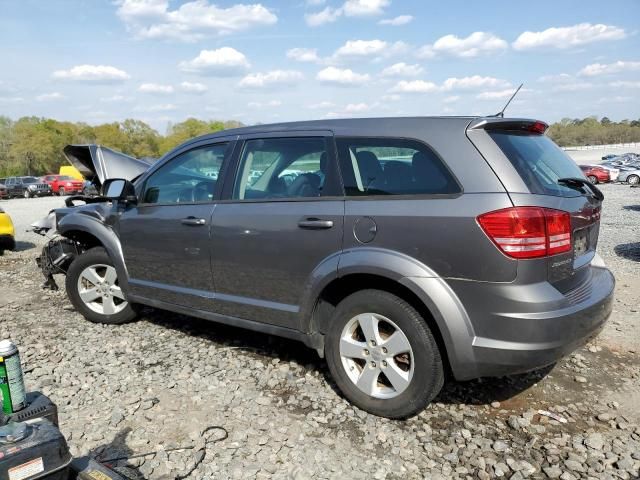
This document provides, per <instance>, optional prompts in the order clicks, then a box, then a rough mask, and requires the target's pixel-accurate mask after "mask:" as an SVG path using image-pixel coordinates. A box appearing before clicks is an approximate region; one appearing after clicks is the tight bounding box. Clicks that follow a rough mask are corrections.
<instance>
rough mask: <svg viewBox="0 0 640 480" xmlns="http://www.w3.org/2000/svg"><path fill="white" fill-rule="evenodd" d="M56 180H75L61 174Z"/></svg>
mask: <svg viewBox="0 0 640 480" xmlns="http://www.w3.org/2000/svg"><path fill="white" fill-rule="evenodd" d="M58 180H75V179H73V178H71V177H69V176H68V175H61V176H59V177H58Z"/></svg>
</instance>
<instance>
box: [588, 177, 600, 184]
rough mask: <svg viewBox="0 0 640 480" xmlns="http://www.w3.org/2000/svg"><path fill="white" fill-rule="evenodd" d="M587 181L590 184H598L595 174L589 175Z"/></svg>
mask: <svg viewBox="0 0 640 480" xmlns="http://www.w3.org/2000/svg"><path fill="white" fill-rule="evenodd" d="M589 181H590V182H591V183H592V184H594V185H597V184H598V177H596V176H595V175H589Z"/></svg>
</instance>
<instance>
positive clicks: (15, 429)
mask: <svg viewBox="0 0 640 480" xmlns="http://www.w3.org/2000/svg"><path fill="white" fill-rule="evenodd" d="M0 430H5V434H4V435H0V480H10V479H30V480H31V479H42V480H67V479H68V477H69V464H70V463H71V454H70V453H69V448H68V447H67V442H66V440H65V439H64V437H63V436H62V433H60V430H58V427H56V426H55V425H54V424H53V423H51V422H50V421H49V420H46V419H44V418H41V419H37V420H32V421H30V422H28V423H13V424H9V425H5V426H4V427H2V428H1V429H0Z"/></svg>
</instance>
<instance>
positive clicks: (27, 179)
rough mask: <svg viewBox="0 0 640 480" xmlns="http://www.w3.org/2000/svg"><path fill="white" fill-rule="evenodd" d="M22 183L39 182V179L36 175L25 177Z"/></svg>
mask: <svg viewBox="0 0 640 480" xmlns="http://www.w3.org/2000/svg"><path fill="white" fill-rule="evenodd" d="M22 183H38V179H37V178H36V177H24V178H23V179H22Z"/></svg>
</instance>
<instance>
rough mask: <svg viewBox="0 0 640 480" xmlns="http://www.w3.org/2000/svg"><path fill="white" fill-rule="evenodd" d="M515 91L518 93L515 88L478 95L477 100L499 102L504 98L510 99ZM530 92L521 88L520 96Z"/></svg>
mask: <svg viewBox="0 0 640 480" xmlns="http://www.w3.org/2000/svg"><path fill="white" fill-rule="evenodd" d="M515 91H516V90H515V88H507V89H504V90H497V91H489V92H482V93H480V94H478V95H477V96H476V98H477V99H479V100H499V99H502V98H504V99H507V98H510V97H511V96H512V95H513V94H514V93H515ZM530 91H531V90H529V89H527V88H521V89H520V92H518V94H519V95H521V94H523V93H528V92H530Z"/></svg>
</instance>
